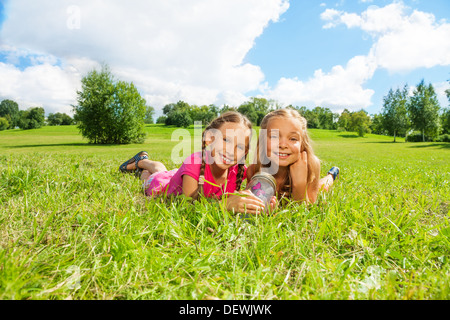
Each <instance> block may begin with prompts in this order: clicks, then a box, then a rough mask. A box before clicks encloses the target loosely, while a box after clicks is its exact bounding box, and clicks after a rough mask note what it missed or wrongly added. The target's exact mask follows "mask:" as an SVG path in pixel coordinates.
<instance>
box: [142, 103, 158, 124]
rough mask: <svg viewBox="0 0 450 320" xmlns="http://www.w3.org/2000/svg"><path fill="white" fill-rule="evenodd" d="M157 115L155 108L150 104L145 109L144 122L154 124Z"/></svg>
mask: <svg viewBox="0 0 450 320" xmlns="http://www.w3.org/2000/svg"><path fill="white" fill-rule="evenodd" d="M154 115H155V108H153V107H150V106H148V107H147V109H146V110H145V119H144V123H145V124H152V123H153V122H154V121H153V116H154Z"/></svg>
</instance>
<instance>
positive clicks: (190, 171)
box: [145, 152, 247, 197]
mask: <svg viewBox="0 0 450 320" xmlns="http://www.w3.org/2000/svg"><path fill="white" fill-rule="evenodd" d="M209 157H210V154H209V153H208V152H207V153H206V164H205V184H204V185H203V194H204V195H205V196H206V197H220V196H221V195H222V194H223V193H233V192H235V191H236V180H237V173H238V165H235V166H233V167H231V168H229V169H228V178H227V182H226V186H225V185H222V186H221V187H216V186H214V185H211V184H209V183H208V181H209V182H211V183H213V184H215V185H217V183H216V182H215V180H214V177H213V176H212V173H211V168H210V166H209V165H208V159H209ZM201 163H202V156H201V152H196V153H193V154H192V155H190V156H189V157H187V158H186V160H184V162H183V164H182V165H181V167H180V168H179V169H174V170H171V171H163V172H157V173H155V174H153V175H151V176H150V177H149V178H148V180H147V181H146V183H145V185H146V186H148V188H147V189H146V194H147V195H157V194H160V193H164V192H166V191H167V194H170V195H179V194H182V193H183V176H184V175H188V176H190V177H192V178H194V179H195V180H197V181H198V180H199V176H200V167H201ZM246 177H247V167H245V170H244V176H243V178H242V180H244V179H246ZM225 187H226V189H225Z"/></svg>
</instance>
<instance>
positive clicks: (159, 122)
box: [156, 116, 167, 124]
mask: <svg viewBox="0 0 450 320" xmlns="http://www.w3.org/2000/svg"><path fill="white" fill-rule="evenodd" d="M166 119H167V117H166V116H161V117H158V119H156V123H157V124H165V123H166Z"/></svg>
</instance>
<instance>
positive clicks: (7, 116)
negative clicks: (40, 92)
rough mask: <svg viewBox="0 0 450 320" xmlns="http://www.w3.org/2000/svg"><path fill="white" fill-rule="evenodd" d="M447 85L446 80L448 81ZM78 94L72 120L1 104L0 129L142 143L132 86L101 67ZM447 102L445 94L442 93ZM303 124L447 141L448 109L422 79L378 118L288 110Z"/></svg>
mask: <svg viewBox="0 0 450 320" xmlns="http://www.w3.org/2000/svg"><path fill="white" fill-rule="evenodd" d="M449 82H450V80H449ZM81 83H82V89H81V91H77V104H76V105H73V106H72V108H73V112H74V117H73V118H71V117H70V116H68V115H67V114H62V113H55V114H49V116H48V117H47V119H46V120H45V112H44V109H43V108H42V107H36V108H30V109H28V110H20V111H19V108H18V105H17V103H15V102H14V101H12V100H4V101H2V102H1V103H0V130H4V129H13V128H16V127H19V128H21V129H35V128H39V127H41V126H43V125H71V124H76V125H77V127H78V129H79V130H80V133H81V134H82V135H83V137H85V138H86V139H88V140H89V142H90V143H95V144H125V143H142V142H143V141H144V140H145V130H144V127H145V124H150V123H154V122H155V121H154V115H155V110H154V108H153V107H151V106H148V105H147V103H146V101H145V99H143V98H142V96H141V95H140V94H139V92H138V90H137V89H136V87H135V86H134V84H133V83H132V82H131V83H127V82H124V81H120V80H118V79H116V78H115V77H114V76H113V75H112V73H111V71H110V69H109V67H108V66H107V65H104V66H102V68H101V70H100V71H98V70H95V69H94V70H92V71H90V72H89V73H88V74H87V75H86V76H84V77H83V78H82V80H81ZM446 94H447V97H448V99H449V101H450V89H448V90H447V91H446ZM281 107H282V106H281V105H279V104H278V103H277V102H276V101H274V100H268V99H265V98H259V97H252V98H250V99H249V100H248V101H246V102H244V103H243V104H241V105H239V106H237V107H234V106H229V105H224V106H222V107H221V108H219V107H217V106H215V105H214V104H211V105H202V106H197V105H190V104H189V103H187V102H185V101H178V102H177V103H170V104H167V105H165V106H164V107H163V115H162V116H160V117H158V118H157V119H156V123H159V124H165V125H170V126H177V127H188V126H190V125H192V124H194V122H195V121H201V122H202V124H203V125H206V124H208V123H209V122H210V121H211V120H213V119H214V118H215V117H217V116H218V115H220V114H222V113H224V112H226V111H229V110H234V111H238V112H240V113H242V114H244V115H246V116H247V117H248V118H249V120H250V121H251V122H252V123H253V124H254V125H255V126H259V125H260V124H261V121H262V119H263V118H264V116H265V115H266V114H268V113H269V112H270V111H272V110H275V109H279V108H281ZM287 107H288V108H293V109H296V110H297V111H298V112H299V113H300V114H301V115H302V116H304V117H305V118H306V120H307V122H308V128H313V129H326V130H338V131H342V132H343V131H349V132H356V133H357V134H358V135H359V136H364V135H365V134H366V133H374V134H382V135H391V136H393V137H394V141H396V137H398V136H402V137H405V136H406V137H407V140H408V141H447V142H450V137H449V134H450V109H449V108H444V109H441V108H440V106H439V103H438V100H437V95H436V92H435V90H434V88H433V86H432V85H431V84H429V85H426V84H425V81H424V80H422V81H421V82H420V83H419V84H418V85H417V86H416V89H415V90H414V92H413V94H412V95H411V96H410V95H409V94H408V90H407V86H406V85H405V86H404V87H403V88H402V89H396V90H395V91H394V90H393V89H392V88H391V89H390V90H389V92H388V94H387V95H386V96H385V97H384V98H383V107H382V111H381V113H380V114H374V115H369V114H368V113H367V112H366V111H365V110H363V109H361V110H359V111H349V110H348V109H344V110H343V111H342V112H341V113H340V114H339V113H333V112H332V111H331V110H330V109H329V108H325V107H320V106H318V107H315V108H313V109H308V108H306V107H304V106H301V107H298V106H293V105H289V106H287ZM441 134H442V136H440V135H441Z"/></svg>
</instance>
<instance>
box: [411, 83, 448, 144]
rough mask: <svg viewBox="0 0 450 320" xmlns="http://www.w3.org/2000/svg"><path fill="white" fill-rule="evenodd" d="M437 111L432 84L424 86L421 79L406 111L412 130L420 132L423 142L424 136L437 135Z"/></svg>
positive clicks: (433, 136)
mask: <svg viewBox="0 0 450 320" xmlns="http://www.w3.org/2000/svg"><path fill="white" fill-rule="evenodd" d="M439 109H440V106H439V102H438V99H437V95H436V92H435V91H434V88H433V86H432V84H431V83H430V84H429V85H428V86H426V85H425V81H424V80H423V79H422V81H421V82H420V83H419V84H418V85H417V87H416V89H415V90H414V92H413V96H412V97H411V99H410V102H409V104H408V111H409V117H410V119H411V124H412V126H413V128H414V129H416V130H419V131H420V132H422V141H424V142H425V136H428V137H430V138H435V137H437V136H438V135H439V129H440V123H439V122H440V121H439Z"/></svg>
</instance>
